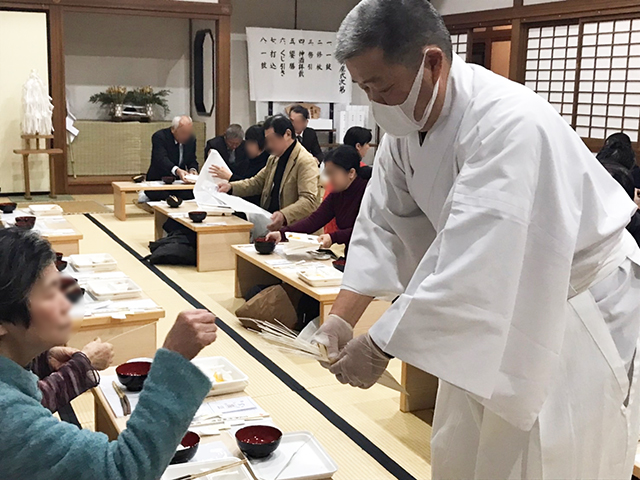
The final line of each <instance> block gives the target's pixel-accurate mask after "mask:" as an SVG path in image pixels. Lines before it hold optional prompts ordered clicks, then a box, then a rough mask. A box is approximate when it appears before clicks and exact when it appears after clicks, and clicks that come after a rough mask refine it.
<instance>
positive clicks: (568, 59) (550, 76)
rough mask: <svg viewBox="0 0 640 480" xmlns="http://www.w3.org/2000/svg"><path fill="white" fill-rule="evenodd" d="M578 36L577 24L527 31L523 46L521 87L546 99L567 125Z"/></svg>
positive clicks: (573, 82)
mask: <svg viewBox="0 0 640 480" xmlns="http://www.w3.org/2000/svg"><path fill="white" fill-rule="evenodd" d="M578 34H579V26H578V25H556V26H550V27H536V28H530V29H529V39H528V43H527V63H526V66H525V85H527V86H528V87H530V88H531V89H532V90H535V91H536V92H538V94H539V95H540V96H541V97H543V98H544V99H545V100H548V101H549V102H550V103H551V105H553V106H554V107H555V109H556V110H557V111H558V113H560V114H562V116H563V118H564V119H565V120H567V122H569V123H572V117H573V110H574V99H575V88H576V66H577V60H578Z"/></svg>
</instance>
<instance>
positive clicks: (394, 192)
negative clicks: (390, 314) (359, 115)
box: [342, 135, 435, 298]
mask: <svg viewBox="0 0 640 480" xmlns="http://www.w3.org/2000/svg"><path fill="white" fill-rule="evenodd" d="M396 142H397V140H395V139H393V138H392V137H390V136H388V135H385V136H384V137H383V139H382V141H381V143H380V147H379V148H378V152H377V154H376V160H375V168H374V170H373V177H372V179H371V180H370V182H369V186H368V187H367V189H366V191H365V194H364V198H363V199H362V204H361V206H360V212H359V214H358V219H357V221H356V224H355V226H354V230H353V234H352V236H351V242H350V243H349V255H348V256H347V265H346V268H345V273H344V278H343V282H342V288H343V289H345V290H349V291H352V292H355V293H359V294H361V295H366V296H371V297H391V298H394V297H396V296H397V295H400V294H401V293H402V292H404V291H405V289H406V287H407V285H408V284H409V281H410V280H411V277H412V275H413V272H414V271H415V269H416V267H417V266H418V264H419V263H420V260H421V259H422V257H423V256H424V254H425V252H426V251H427V248H428V247H429V245H430V244H431V242H432V241H433V239H434V238H435V229H434V228H433V226H432V225H431V222H429V220H428V219H427V217H426V216H425V214H424V213H423V212H422V211H421V210H420V208H419V207H418V206H417V205H416V202H415V200H414V199H413V198H412V197H411V195H410V194H409V191H408V188H407V185H406V180H405V177H404V172H403V171H402V167H401V164H400V161H399V154H398V149H397V144H396Z"/></svg>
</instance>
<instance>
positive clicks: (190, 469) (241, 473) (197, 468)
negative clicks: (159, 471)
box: [160, 458, 252, 480]
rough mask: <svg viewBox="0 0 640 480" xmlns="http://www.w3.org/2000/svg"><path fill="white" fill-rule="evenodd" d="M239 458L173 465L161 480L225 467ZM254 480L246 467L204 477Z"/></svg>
mask: <svg viewBox="0 0 640 480" xmlns="http://www.w3.org/2000/svg"><path fill="white" fill-rule="evenodd" d="M237 461H238V459H237V458H224V459H222V460H208V461H206V462H195V463H184V464H182V465H171V466H170V467H169V468H167V470H166V471H165V472H164V475H162V478H161V479H160V480H173V479H175V478H179V477H182V476H183V475H189V474H193V473H202V472H206V471H207V470H212V469H214V468H217V467H222V466H223V465H229V464H230V463H233V462H237ZM214 479H215V480H252V479H251V475H249V472H248V471H247V469H246V467H245V466H244V465H241V466H239V467H236V468H232V469H229V470H224V471H223V472H220V473H216V474H212V475H211V476H206V477H202V480H214Z"/></svg>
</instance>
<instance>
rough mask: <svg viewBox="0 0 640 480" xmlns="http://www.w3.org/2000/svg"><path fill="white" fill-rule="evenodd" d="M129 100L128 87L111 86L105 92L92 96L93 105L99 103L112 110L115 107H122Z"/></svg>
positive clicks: (90, 99)
mask: <svg viewBox="0 0 640 480" xmlns="http://www.w3.org/2000/svg"><path fill="white" fill-rule="evenodd" d="M126 99H127V87H123V86H121V85H116V86H111V87H109V88H107V89H106V90H105V91H104V92H99V93H96V94H94V95H91V97H90V98H89V101H90V102H91V103H99V104H100V105H101V106H103V107H105V108H109V109H112V108H113V106H114V105H122V104H123V103H124V102H125V100H126Z"/></svg>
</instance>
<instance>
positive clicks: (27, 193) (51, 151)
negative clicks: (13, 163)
mask: <svg viewBox="0 0 640 480" xmlns="http://www.w3.org/2000/svg"><path fill="white" fill-rule="evenodd" d="M20 137H21V138H22V143H23V148H22V149H19V150H14V151H13V153H15V154H17V155H22V168H23V170H24V198H26V199H27V200H29V199H31V182H30V180H29V155H41V154H44V155H49V184H50V187H49V188H50V193H49V196H50V197H51V198H56V190H55V188H56V187H55V182H54V178H55V166H54V163H55V162H54V156H55V155H62V149H61V148H52V146H51V143H52V142H53V135H38V134H35V135H20ZM32 140H35V143H36V145H35V148H31V141H32ZM40 140H44V145H43V148H40V146H41V143H40Z"/></svg>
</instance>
